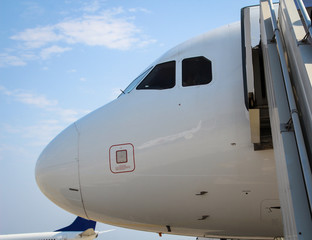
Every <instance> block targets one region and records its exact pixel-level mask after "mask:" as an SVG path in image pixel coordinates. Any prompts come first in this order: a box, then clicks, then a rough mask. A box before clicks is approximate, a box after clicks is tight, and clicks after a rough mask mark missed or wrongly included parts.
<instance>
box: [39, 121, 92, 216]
mask: <svg viewBox="0 0 312 240" xmlns="http://www.w3.org/2000/svg"><path fill="white" fill-rule="evenodd" d="M78 164H79V133H78V130H77V127H76V125H75V123H74V124H72V125H70V126H69V127H68V128H66V129H65V130H64V131H62V132H61V133H60V134H59V135H58V136H56V137H55V138H54V139H53V140H52V141H51V142H50V143H49V144H48V146H46V148H45V149H44V150H43V151H42V153H41V155H40V156H39V159H38V160H37V164H36V170H35V175H36V181H37V184H38V186H39V188H40V190H41V191H42V192H43V193H44V194H45V195H46V196H47V197H48V198H49V199H50V200H51V201H52V202H54V203H55V204H57V205H58V206H60V207H62V208H64V209H65V210H67V211H69V212H72V213H74V214H75V215H79V216H82V217H85V218H86V217H87V216H86V215H85V211H84V208H83V204H82V199H81V192H80V191H81V189H80V186H79V173H78V171H79V170H78V168H79V165H78Z"/></svg>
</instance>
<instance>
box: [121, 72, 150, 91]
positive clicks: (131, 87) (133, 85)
mask: <svg viewBox="0 0 312 240" xmlns="http://www.w3.org/2000/svg"><path fill="white" fill-rule="evenodd" d="M151 69H152V67H149V68H148V69H146V70H145V71H144V72H143V73H141V74H140V75H139V76H138V77H137V78H136V79H134V80H133V81H132V82H131V83H130V85H129V86H128V87H127V88H126V89H125V90H124V91H123V93H129V92H131V91H132V90H133V89H134V88H135V87H136V86H137V85H138V84H139V83H140V82H141V81H142V79H143V78H145V76H146V75H147V74H148V73H149V71H150V70H151Z"/></svg>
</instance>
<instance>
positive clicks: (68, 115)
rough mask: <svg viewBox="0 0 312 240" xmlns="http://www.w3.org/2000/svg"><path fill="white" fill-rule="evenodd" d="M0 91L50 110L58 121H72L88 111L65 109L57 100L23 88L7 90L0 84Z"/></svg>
mask: <svg viewBox="0 0 312 240" xmlns="http://www.w3.org/2000/svg"><path fill="white" fill-rule="evenodd" d="M1 92H2V93H3V94H4V95H6V96H9V97H11V98H13V100H15V101H17V102H20V103H23V104H27V105H31V106H34V107H37V108H41V109H44V110H45V111H47V112H52V113H53V114H54V115H56V116H57V117H58V119H60V121H62V122H65V123H71V122H74V121H76V120H77V119H78V118H79V117H81V116H83V115H85V114H87V113H89V112H90V111H89V110H82V109H66V108H62V107H59V103H58V101H57V100H51V99H48V98H47V97H46V96H44V95H38V94H34V93H30V92H28V91H26V90H23V89H15V90H8V89H6V88H5V87H4V86H1V85H0V93H1Z"/></svg>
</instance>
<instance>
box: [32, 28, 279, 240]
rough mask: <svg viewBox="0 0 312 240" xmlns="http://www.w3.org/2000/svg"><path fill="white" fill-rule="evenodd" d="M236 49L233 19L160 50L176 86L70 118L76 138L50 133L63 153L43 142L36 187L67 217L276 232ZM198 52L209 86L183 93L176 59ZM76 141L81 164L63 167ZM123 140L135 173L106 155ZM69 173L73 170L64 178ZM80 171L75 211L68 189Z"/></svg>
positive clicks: (193, 230)
mask: <svg viewBox="0 0 312 240" xmlns="http://www.w3.org/2000/svg"><path fill="white" fill-rule="evenodd" d="M240 44H241V43H240V25H239V24H238V23H237V24H231V25H228V26H225V27H223V28H220V29H218V30H215V31H213V32H210V33H207V34H204V35H202V36H199V37H196V38H194V39H192V40H189V41H187V42H185V43H183V44H181V45H179V46H177V47H176V48H174V49H172V50H170V51H169V52H167V53H166V54H164V55H163V56H162V57H161V58H159V59H158V60H157V61H156V62H155V63H154V64H152V66H154V65H156V64H158V63H162V62H167V61H172V60H173V61H176V85H175V87H174V88H172V89H167V90H136V89H133V90H132V91H131V92H130V93H126V94H122V95H121V96H120V97H119V98H118V99H116V100H115V101H113V102H111V103H109V104H107V105H105V106H103V107H101V108H100V109H98V110H96V111H94V112H92V113H91V114H89V115H87V116H85V117H84V118H82V119H80V120H79V121H77V122H76V123H75V124H74V126H76V129H77V132H78V134H77V136H76V137H73V138H72V139H71V140H70V141H67V142H63V140H62V137H60V136H59V137H56V138H55V140H54V142H56V143H58V142H61V143H62V145H63V144H64V148H59V149H56V148H54V147H51V146H50V145H48V146H47V149H46V150H45V151H44V156H41V157H40V158H39V160H38V163H37V167H36V179H37V182H38V185H39V187H40V189H41V190H42V191H43V192H44V193H45V194H46V195H47V196H48V197H49V198H50V199H51V200H52V201H53V202H55V203H56V204H58V205H59V206H61V207H63V208H64V209H66V210H67V211H70V212H72V213H76V214H85V215H86V216H87V217H88V218H91V219H94V220H97V221H100V222H105V223H108V224H112V225H118V226H122V227H127V228H133V229H138V230H145V231H153V232H164V233H172V234H181V235H189V236H202V237H218V238H242V239H243V238H245V239H271V238H272V237H275V236H281V235H282V225H281V214H280V210H279V209H278V207H279V201H278V190H277V183H276V174H275V171H276V170H275V162H274V156H273V150H265V151H257V152H255V151H254V150H253V144H252V143H251V139H250V127H249V118H248V112H247V110H246V108H245V104H244V92H243V80H242V73H241V69H242V61H241V48H240ZM196 56H204V57H206V58H207V59H209V60H210V61H211V62H212V76H213V78H212V81H211V82H210V83H209V84H207V85H199V86H191V87H182V80H181V77H182V76H181V75H182V69H181V62H182V60H183V59H184V58H189V57H196ZM71 128H73V127H70V128H69V129H66V130H64V132H63V133H62V135H63V136H68V135H70V131H71V130H70V129H71ZM62 135H61V136H62ZM77 142H78V143H79V147H78V150H77V152H78V155H79V158H78V161H76V162H75V164H76V165H73V166H72V167H70V166H68V165H67V162H68V160H67V159H66V158H68V157H69V158H71V159H72V158H73V156H67V155H66V154H67V150H66V149H67V148H69V149H73V148H75V144H76V143H77ZM51 144H52V145H54V143H51ZM121 144H131V145H133V147H134V155H135V169H134V171H132V172H124V173H118V174H116V173H113V172H112V171H111V169H110V165H109V161H110V160H109V158H110V154H109V149H110V148H111V147H112V146H116V145H121ZM54 152H57V157H58V160H56V161H57V162H59V163H60V164H58V165H54V164H53V162H54V161H55V160H54V157H53V156H54V154H55V153H54ZM77 152H76V153H73V155H76V154H77ZM53 165H54V167H51V166H53ZM68 168H71V170H70V171H72V169H76V170H74V172H73V173H70V171H69V174H68V176H65V175H63V174H62V172H63V171H65V172H66V170H68ZM77 174H78V176H79V187H78V188H77V189H78V191H77V192H75V193H80V194H81V204H82V207H81V208H79V204H76V203H75V201H76V199H77V198H76V197H73V199H72V197H71V194H74V193H73V192H71V190H70V188H72V187H71V184H73V185H74V187H77V186H76V185H75V183H74V182H72V180H71V179H72V178H73V176H75V175H77ZM74 178H75V177H74ZM55 179H60V180H58V181H56V182H55ZM61 182H62V183H61ZM51 193H52V194H51Z"/></svg>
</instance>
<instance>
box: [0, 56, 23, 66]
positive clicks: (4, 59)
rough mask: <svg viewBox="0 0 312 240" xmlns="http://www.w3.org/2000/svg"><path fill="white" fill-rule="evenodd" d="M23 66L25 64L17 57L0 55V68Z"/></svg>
mask: <svg viewBox="0 0 312 240" xmlns="http://www.w3.org/2000/svg"><path fill="white" fill-rule="evenodd" d="M25 65H26V62H25V61H24V60H23V59H21V58H20V57H18V56H13V55H9V54H7V53H2V54H0V67H6V66H25Z"/></svg>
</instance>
